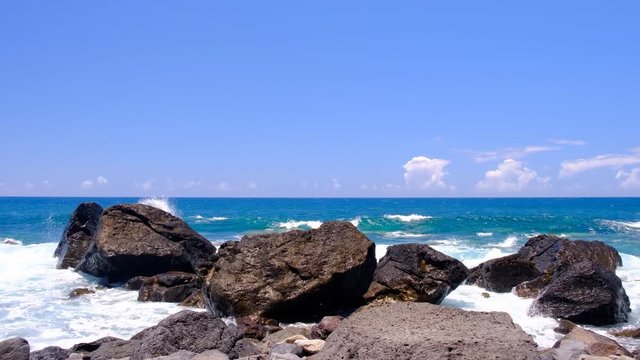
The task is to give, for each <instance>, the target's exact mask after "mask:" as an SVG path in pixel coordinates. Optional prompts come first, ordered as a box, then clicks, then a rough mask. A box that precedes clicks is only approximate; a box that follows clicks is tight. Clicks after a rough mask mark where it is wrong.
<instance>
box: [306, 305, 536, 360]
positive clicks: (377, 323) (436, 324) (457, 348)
mask: <svg viewBox="0 0 640 360" xmlns="http://www.w3.org/2000/svg"><path fill="white" fill-rule="evenodd" d="M537 358H538V353H537V351H536V344H535V343H534V342H533V339H532V338H531V337H530V336H529V335H527V334H526V333H525V332H524V331H522V329H521V328H520V327H519V326H517V325H515V324H514V323H513V322H512V320H511V318H510V317H509V315H508V314H506V313H500V312H494V313H487V312H475V311H464V310H460V309H454V308H449V307H445V306H437V305H432V304H429V303H414V302H396V303H393V304H384V305H379V306H367V307H365V308H363V309H361V310H360V311H357V312H356V313H354V314H353V315H351V316H350V317H349V318H348V319H346V320H345V321H344V322H343V323H342V325H340V326H339V327H338V328H337V329H336V330H335V331H334V332H333V333H332V334H331V335H330V336H329V337H328V338H327V340H326V344H325V345H324V348H323V349H322V350H321V351H320V352H319V353H318V354H316V355H315V356H314V357H313V359H314V360H324V359H327V360H329V359H331V360H334V359H363V360H364V359H380V360H385V359H389V360H405V359H406V360H409V359H469V360H474V359H477V360H480V359H482V360H485V359H509V360H511V359H522V360H527V359H537Z"/></svg>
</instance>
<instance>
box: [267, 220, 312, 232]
mask: <svg viewBox="0 0 640 360" xmlns="http://www.w3.org/2000/svg"><path fill="white" fill-rule="evenodd" d="M320 225H322V221H317V220H310V221H295V220H289V221H287V222H279V223H277V224H276V227H279V228H282V229H287V230H293V229H317V228H319V227H320Z"/></svg>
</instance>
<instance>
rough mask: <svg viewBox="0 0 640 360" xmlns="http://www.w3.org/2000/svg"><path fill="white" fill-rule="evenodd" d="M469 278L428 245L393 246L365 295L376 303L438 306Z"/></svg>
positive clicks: (464, 270) (463, 268)
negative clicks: (409, 302) (425, 303)
mask: <svg viewBox="0 0 640 360" xmlns="http://www.w3.org/2000/svg"><path fill="white" fill-rule="evenodd" d="M467 276H469V269H467V267H466V266H464V264H463V263H462V262H460V261H458V260H456V259H454V258H452V257H449V256H447V255H445V254H442V253H440V252H438V251H436V250H434V249H432V248H431V247H430V246H429V245H425V244H402V245H394V246H390V247H389V248H388V249H387V253H386V255H385V256H384V257H382V259H380V262H378V266H377V268H376V272H375V274H374V276H373V283H372V284H371V286H370V287H369V290H368V291H367V293H366V294H365V295H364V298H365V300H366V301H368V302H373V301H380V302H386V301H389V300H391V301H395V300H399V301H418V302H428V303H432V304H439V303H441V302H442V300H444V298H445V297H446V296H447V295H448V294H449V293H450V292H451V291H453V290H454V289H455V288H457V287H458V285H460V284H461V283H462V282H463V281H464V280H465V279H466V278H467Z"/></svg>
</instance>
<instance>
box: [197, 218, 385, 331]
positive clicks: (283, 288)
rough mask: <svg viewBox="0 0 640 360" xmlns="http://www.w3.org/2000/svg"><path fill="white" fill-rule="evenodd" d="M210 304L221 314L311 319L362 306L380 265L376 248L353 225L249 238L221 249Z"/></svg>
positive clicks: (210, 292)
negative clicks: (363, 297)
mask: <svg viewBox="0 0 640 360" xmlns="http://www.w3.org/2000/svg"><path fill="white" fill-rule="evenodd" d="M218 255H219V256H220V259H219V260H218V261H217V262H216V264H215V267H214V269H213V271H212V274H211V277H210V278H209V281H210V286H209V287H208V290H209V291H208V294H207V303H208V304H209V307H210V309H211V311H213V312H214V313H217V314H222V315H230V314H235V315H236V316H245V315H260V316H262V317H265V318H272V319H277V320H284V321H298V320H310V319H317V318H320V317H322V316H323V315H325V314H327V313H335V312H338V311H339V310H341V309H345V308H351V307H354V306H356V305H358V304H359V303H360V301H361V299H362V295H363V294H364V293H365V292H366V290H367V287H368V286H369V284H370V283H371V279H372V278H373V273H374V271H375V267H376V259H375V245H374V243H373V242H371V241H370V240H369V239H367V237H366V236H365V235H364V234H362V233H361V232H360V231H358V229H356V227H355V226H353V225H352V224H351V223H349V222H328V223H324V224H322V226H320V227H319V228H318V229H313V230H309V231H301V230H292V231H289V232H286V233H279V234H278V233H273V234H261V235H247V236H244V237H243V238H242V240H240V241H230V242H226V243H224V244H223V245H221V247H220V249H219V251H218Z"/></svg>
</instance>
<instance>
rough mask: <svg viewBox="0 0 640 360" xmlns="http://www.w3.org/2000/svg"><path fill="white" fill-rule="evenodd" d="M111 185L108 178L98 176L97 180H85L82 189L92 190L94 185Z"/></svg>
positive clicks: (81, 184)
mask: <svg viewBox="0 0 640 360" xmlns="http://www.w3.org/2000/svg"><path fill="white" fill-rule="evenodd" d="M108 183H109V180H107V178H106V177H104V176H98V177H97V178H96V179H95V180H90V179H87V180H84V181H83V182H81V183H80V187H81V188H83V189H91V188H93V185H96V184H97V185H99V186H102V185H107V184H108Z"/></svg>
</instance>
